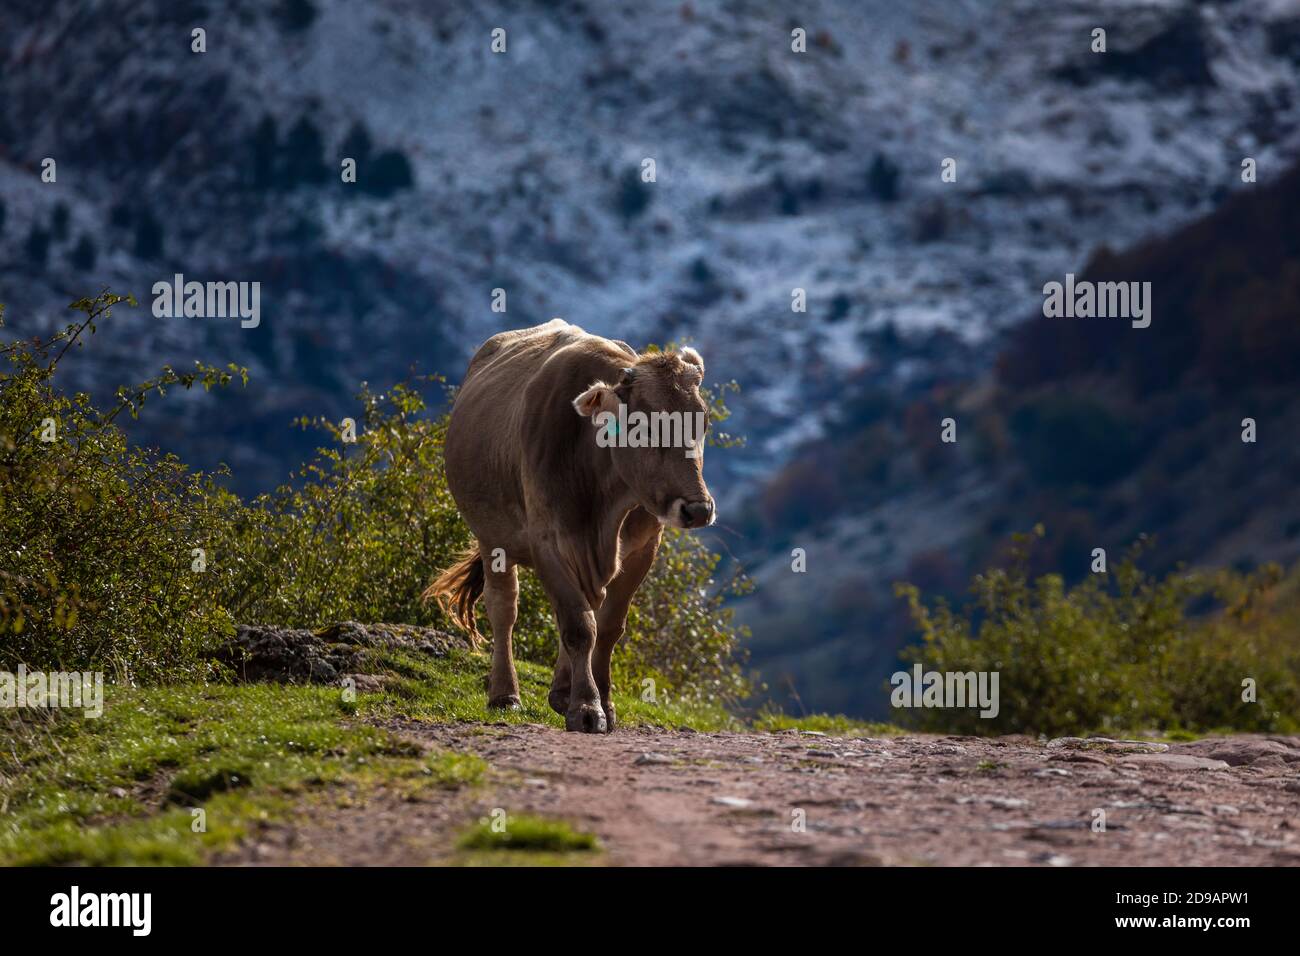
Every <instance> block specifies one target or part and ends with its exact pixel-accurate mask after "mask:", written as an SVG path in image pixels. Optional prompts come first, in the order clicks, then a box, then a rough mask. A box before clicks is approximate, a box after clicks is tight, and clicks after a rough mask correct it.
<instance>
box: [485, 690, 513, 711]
mask: <svg viewBox="0 0 1300 956" xmlns="http://www.w3.org/2000/svg"><path fill="white" fill-rule="evenodd" d="M519 706H520V705H519V695H518V694H502V695H501V696H500V697H489V698H488V709H489V710H518V709H519Z"/></svg>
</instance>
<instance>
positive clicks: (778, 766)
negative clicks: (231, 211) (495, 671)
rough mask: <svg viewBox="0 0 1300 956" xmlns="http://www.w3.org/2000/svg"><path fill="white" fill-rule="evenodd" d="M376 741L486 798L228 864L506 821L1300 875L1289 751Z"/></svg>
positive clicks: (397, 852) (624, 849)
mask: <svg viewBox="0 0 1300 956" xmlns="http://www.w3.org/2000/svg"><path fill="white" fill-rule="evenodd" d="M386 726H389V727H390V728H391V729H394V730H397V731H400V732H401V733H403V734H405V735H407V736H410V737H412V738H415V739H418V740H420V741H422V742H423V743H425V744H429V745H435V746H437V747H441V748H447V749H451V750H456V751H462V752H470V753H475V754H478V755H479V756H481V757H483V758H484V759H486V760H487V761H488V762H489V763H490V764H491V766H492V768H493V773H492V774H491V776H490V778H489V782H488V783H487V785H486V786H483V787H478V788H474V789H473V790H470V791H465V792H461V793H447V794H445V795H442V794H439V795H434V796H432V797H429V798H422V799H420V800H419V801H416V802H403V801H402V800H400V799H398V798H397V797H396V796H395V795H393V794H386V793H380V794H379V795H372V796H369V797H367V798H366V799H365V800H364V802H362V803H360V804H359V805H357V806H355V807H351V808H346V809H331V810H329V811H327V812H324V813H322V814H319V815H316V814H314V815H313V816H312V818H311V819H308V820H303V821H300V822H299V823H297V824H295V825H293V826H278V825H277V826H272V827H269V828H268V829H267V831H266V832H265V833H264V834H262V835H261V836H260V837H259V839H258V840H257V841H256V842H253V843H250V844H249V845H247V846H245V847H244V848H242V849H241V850H240V851H239V852H238V853H237V854H233V855H232V856H231V857H230V858H229V859H227V860H225V861H223V862H233V863H274V864H284V863H347V864H399V865H400V864H424V863H436V862H439V861H442V860H446V859H448V858H449V857H450V855H451V853H452V844H453V842H454V839H455V836H456V834H457V833H458V832H460V831H461V830H462V829H463V828H464V827H466V826H468V825H470V824H472V823H474V822H475V821H476V820H479V819H483V818H486V817H488V816H489V815H490V814H492V812H493V811H494V810H496V809H498V808H499V809H501V810H504V811H505V812H506V814H507V815H510V814H519V813H529V814H539V815H543V816H554V817H561V818H564V819H566V820H568V821H570V822H571V823H572V824H573V825H574V826H575V827H576V828H579V829H585V830H590V831H592V832H594V833H596V834H597V835H598V836H599V838H600V840H601V843H602V844H603V846H604V848H605V854H604V857H603V861H604V862H606V863H610V864H632V865H660V864H667V865H703V864H709V865H725V864H741V865H746V864H758V865H765V864H781V865H836V864H848V865H863V864H865V865H873V864H885V865H909V864H941V865H977V864H984V865H988V864H993V865H1026V864H1040V865H1053V866H1078V865H1095V864H1109V865H1147V864H1173V865H1225V866H1254V865H1279V864H1280V865H1300V737H1263V736H1242V737H1232V738H1215V739H1207V740H1200V741H1196V742H1195V743H1189V744H1171V745H1168V746H1167V747H1166V746H1165V745H1163V744H1152V743H1109V744H1104V743H1097V742H1094V741H1089V742H1084V741H1075V740H1071V739H1069V738H1066V739H1063V740H1059V741H1052V742H1050V743H1048V744H1047V745H1044V744H1042V743H1040V742H1037V741H1034V740H1031V739H1029V738H1025V737H1003V738H991V739H990V738H971V737H936V736H919V735H918V736H907V737H888V738H875V739H850V738H837V737H825V736H820V735H811V734H808V733H806V732H804V733H792V732H790V733H784V734H731V733H722V734H696V733H689V732H678V731H649V730H637V729H620V730H619V731H618V732H617V733H616V734H613V735H611V736H608V737H592V736H585V735H579V734H565V733H563V732H561V731H559V730H556V729H554V728H550V727H543V726H538V725H513V726H508V725H465V724H456V725H431V724H418V723H404V722H403V723H393V724H388V725H386ZM1098 811H1104V813H1105V824H1106V828H1105V832H1094V829H1093V822H1094V820H1095V819H1100V818H1099V816H1098V815H1097V812H1098ZM801 822H802V827H800V826H799V824H800V823H801Z"/></svg>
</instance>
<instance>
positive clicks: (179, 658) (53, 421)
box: [0, 293, 242, 681]
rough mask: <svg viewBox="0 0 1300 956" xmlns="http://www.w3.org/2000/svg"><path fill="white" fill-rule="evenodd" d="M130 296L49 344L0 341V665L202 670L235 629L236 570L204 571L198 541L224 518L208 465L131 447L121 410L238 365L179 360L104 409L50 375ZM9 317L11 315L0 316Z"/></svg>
mask: <svg viewBox="0 0 1300 956" xmlns="http://www.w3.org/2000/svg"><path fill="white" fill-rule="evenodd" d="M123 301H130V303H131V304H134V301H133V300H124V299H123V298H122V297H121V296H116V295H111V294H109V293H104V294H102V295H100V296H98V297H97V298H95V299H82V300H80V301H78V302H74V303H73V304H72V308H73V309H76V310H78V311H79V312H81V313H82V314H83V318H82V319H81V320H80V321H79V322H77V323H74V324H72V325H69V326H67V327H66V328H65V329H64V331H62V332H60V333H59V334H57V335H55V336H54V337H53V338H51V339H49V340H48V341H40V340H33V341H18V342H14V343H11V344H8V345H5V346H3V347H0V358H2V359H3V362H4V364H3V366H0V542H3V547H0V638H2V639H0V667H3V668H4V669H8V670H12V669H13V668H14V667H15V666H16V665H17V664H18V663H19V662H25V663H26V664H27V665H28V666H29V667H41V668H47V669H83V668H85V669H90V668H93V669H103V670H107V671H109V672H110V673H114V674H116V675H117V676H118V677H119V679H127V678H134V679H139V680H145V681H149V680H156V679H160V678H163V677H194V676H202V675H203V674H204V673H206V672H207V665H205V663H204V653H203V652H204V650H205V649H206V648H209V647H210V646H211V645H212V643H213V642H214V641H217V640H219V639H220V638H221V637H222V636H223V635H224V634H226V633H228V632H229V631H230V630H231V619H230V615H229V613H228V612H227V611H226V610H225V609H224V608H223V607H221V606H220V605H219V604H218V603H217V602H216V601H215V599H214V598H215V594H216V593H217V591H219V590H221V586H222V582H223V578H224V577H226V576H227V572H225V571H223V570H222V569H220V568H219V567H215V568H214V567H209V569H208V570H207V572H206V573H193V572H192V570H191V568H192V567H193V566H194V562H195V560H196V555H195V554H194V552H193V549H194V548H199V547H202V546H203V542H205V541H206V540H208V539H209V538H211V537H212V536H213V534H214V533H215V531H216V529H217V528H219V527H220V526H221V525H222V524H223V522H224V521H225V520H226V519H227V516H228V515H227V509H228V506H229V504H230V503H229V501H228V500H227V499H226V498H225V497H224V496H222V495H221V494H220V493H219V492H218V491H217V489H216V487H215V485H214V483H213V481H212V479H211V478H210V477H209V476H206V475H202V474H198V473H195V472H191V471H189V470H188V469H187V468H186V467H185V466H184V465H183V464H182V463H181V462H180V461H178V460H177V459H176V458H175V457H174V456H171V455H161V454H158V453H157V452H155V451H151V450H148V449H141V448H134V447H131V446H130V445H129V444H128V443H127V441H126V438H125V436H124V435H123V433H122V431H121V429H120V428H118V427H117V425H116V423H115V422H116V419H117V417H118V416H119V415H120V414H121V413H122V412H123V411H126V412H129V413H130V414H131V415H133V416H134V415H135V414H137V412H138V411H139V408H140V406H141V405H142V404H144V402H145V400H146V399H147V398H148V397H149V396H150V395H152V394H155V393H158V394H161V393H163V392H165V391H166V389H167V388H169V387H170V386H173V385H181V386H184V387H185V388H190V387H193V386H194V385H195V384H202V385H203V386H204V387H205V388H210V387H212V386H213V385H222V384H226V383H228V382H230V381H231V379H232V378H233V377H235V376H238V375H241V374H242V370H240V369H229V370H220V369H215V368H210V367H207V366H202V365H199V366H197V367H196V369H195V371H193V372H189V373H186V374H178V373H176V372H174V371H172V370H171V369H170V368H168V369H165V370H164V372H163V374H162V375H160V376H159V377H158V378H155V379H153V380H151V381H149V382H146V383H143V384H142V385H139V386H137V387H135V388H129V389H128V388H122V389H119V390H118V393H117V400H116V402H115V404H113V405H112V406H111V407H110V408H109V409H108V410H107V411H103V412H101V411H99V410H97V409H96V408H95V407H94V406H93V405H92V404H91V402H90V399H89V397H88V396H86V395H85V394H81V393H78V394H75V395H71V396H68V395H64V394H61V393H60V392H58V391H57V390H56V389H55V388H54V386H53V384H52V379H53V377H54V374H55V372H56V370H57V368H58V365H59V363H60V361H61V360H62V359H63V358H64V357H65V356H66V355H67V353H68V351H69V350H70V349H72V348H75V347H77V346H79V345H80V344H81V341H82V339H83V337H84V336H86V335H87V334H93V333H94V332H95V328H96V324H97V323H98V322H100V321H102V320H104V319H106V318H108V317H109V315H110V314H111V311H112V308H113V306H115V305H117V304H119V303H121V302H123ZM0 324H2V323H0Z"/></svg>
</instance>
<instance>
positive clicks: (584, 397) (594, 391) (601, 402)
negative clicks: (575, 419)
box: [573, 382, 618, 418]
mask: <svg viewBox="0 0 1300 956" xmlns="http://www.w3.org/2000/svg"><path fill="white" fill-rule="evenodd" d="M573 410H574V411H576V412H577V413H578V414H579V415H581V416H582V417H583V418H590V417H591V416H593V415H597V414H599V413H601V412H616V411H618V395H616V394H615V393H614V386H613V385H606V384H605V383H604V382H596V383H595V384H594V385H592V386H591V387H590V388H589V389H587V390H586V391H585V392H583V393H582V394H581V395H579V396H578V397H577V398H575V399H574V400H573Z"/></svg>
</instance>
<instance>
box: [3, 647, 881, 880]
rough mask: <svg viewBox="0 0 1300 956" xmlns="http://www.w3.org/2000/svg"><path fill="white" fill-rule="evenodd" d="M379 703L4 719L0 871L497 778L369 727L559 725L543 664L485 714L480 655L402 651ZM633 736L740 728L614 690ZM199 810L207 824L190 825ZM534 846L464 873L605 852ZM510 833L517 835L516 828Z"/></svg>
mask: <svg viewBox="0 0 1300 956" xmlns="http://www.w3.org/2000/svg"><path fill="white" fill-rule="evenodd" d="M384 665H385V667H384V669H385V670H387V671H388V673H389V674H390V675H391V678H390V680H389V683H388V685H387V687H386V689H385V691H384V692H383V693H379V694H361V695H359V696H358V698H357V700H356V701H355V702H348V701H346V700H345V699H344V698H343V695H342V693H341V692H340V691H339V690H338V689H337V688H321V687H283V686H278V685H243V686H223V685H194V686H179V687H162V688H127V687H108V688H106V689H105V694H106V700H105V707H104V715H103V717H101V718H99V719H93V720H88V719H85V718H83V717H81V716H80V715H74V714H47V713H45V712H27V713H23V714H22V715H21V719H20V716H19V714H18V713H9V714H5V715H3V716H0V741H3V744H4V746H3V752H0V864H3V865H21V864H60V863H78V864H100V865H119V864H196V863H202V862H203V861H204V860H205V859H207V858H208V857H209V856H210V855H211V854H212V853H214V852H216V851H220V850H222V849H226V848H229V847H231V846H233V845H235V844H236V843H237V842H238V841H239V840H241V839H242V838H244V837H245V836H248V835H250V834H252V833H254V832H256V829H257V827H258V826H259V825H261V824H262V823H263V822H264V821H269V820H276V819H283V818H286V817H288V816H290V815H291V814H292V813H294V812H295V811H296V810H300V809H301V808H302V807H303V806H304V805H305V804H306V805H312V804H315V803H319V802H328V801H331V800H338V799H340V797H339V794H341V793H343V792H344V790H343V787H342V785H344V784H347V785H349V788H350V789H356V788H358V787H359V788H361V789H363V790H364V789H366V788H369V787H373V786H378V785H380V784H382V785H384V786H385V787H386V788H388V789H390V790H391V789H397V790H398V791H399V792H409V793H410V794H411V795H412V796H418V794H419V792H420V791H421V790H423V789H425V788H430V787H447V788H461V787H472V786H475V785H477V784H478V783H479V782H481V781H482V780H483V779H484V778H485V776H486V774H487V772H488V770H489V768H488V767H487V766H486V764H484V763H483V762H482V761H481V760H480V759H478V758H477V757H471V756H466V755H461V754H453V753H438V754H432V755H422V754H421V753H420V752H419V750H418V749H417V748H415V747H414V746H412V745H411V744H409V743H408V742H406V741H403V740H402V739H400V738H399V737H397V736H395V735H393V734H391V733H389V732H387V731H385V730H383V729H381V728H378V727H374V726H371V725H369V724H367V723H366V722H365V718H367V717H376V718H382V717H398V716H401V717H409V718H414V719H421V720H432V721H482V720H506V721H510V722H523V723H546V724H551V725H553V726H557V727H558V726H562V721H561V719H560V718H559V716H558V715H556V714H554V713H553V712H552V711H551V710H550V708H549V707H547V706H546V691H547V689H548V688H549V686H550V674H549V669H547V668H541V667H537V666H535V665H530V664H521V665H520V667H519V677H520V684H521V689H522V692H523V698H524V701H525V706H524V708H523V709H522V710H521V711H518V712H515V713H507V714H501V713H497V712H492V713H489V712H488V711H487V710H486V707H485V706H484V704H485V694H484V692H483V686H484V685H483V680H484V675H485V674H486V672H487V657H486V656H485V655H483V654H471V653H463V652H460V653H453V654H452V656H450V657H449V658H446V659H441V660H439V659H430V658H428V657H423V656H421V657H415V656H410V655H405V654H400V653H399V654H395V655H392V656H390V657H388V658H387V659H386V660H385V661H384ZM615 706H616V707H617V708H618V714H619V721H620V723H621V724H622V725H624V726H636V725H642V726H645V725H650V726H664V727H683V726H690V727H692V728H694V729H696V730H701V731H710V730H722V729H732V730H740V729H744V728H743V727H742V725H741V723H740V722H739V721H738V720H737V719H736V718H735V717H733V716H731V715H729V714H727V713H726V712H725V711H722V710H720V709H718V708H712V707H707V706H691V705H686V704H674V703H669V702H662V701H661V702H659V703H657V704H656V703H650V702H646V701H642V700H640V699H638V698H635V697H631V696H627V695H618V694H616V696H615ZM799 726H802V727H804V728H805V729H816V730H827V731H831V732H838V733H852V732H859V733H862V732H879V731H880V729H881V728H878V727H875V728H873V727H868V726H867V725H858V724H853V723H852V722H849V721H845V720H844V719H843V718H809V719H807V720H806V721H802V722H801V721H798V720H794V719H791V718H786V717H780V716H766V717H763V718H760V720H759V721H756V722H755V727H756V729H767V730H778V729H787V728H792V727H799ZM195 810H202V811H204V816H205V818H206V819H205V821H204V822H205V825H206V828H205V829H204V830H202V831H196V829H195V826H196V817H195V815H194V812H193V811H195ZM525 822H526V823H527V826H526V827H525V829H526V830H528V837H529V839H526V840H514V841H513V842H512V841H505V842H501V841H494V839H493V834H491V833H490V832H484V833H479V832H478V831H476V830H471V831H469V832H468V833H467V834H466V835H465V837H464V838H463V840H462V841H461V843H460V850H461V857H460V858H461V860H462V862H466V863H499V862H504V861H507V860H520V859H521V858H522V859H526V860H527V861H528V862H530V863H548V862H574V861H579V862H580V861H582V860H584V859H585V860H590V859H592V858H594V857H596V856H597V854H596V853H595V852H594V851H595V850H596V849H597V848H596V847H595V846H594V844H593V843H592V842H591V840H590V838H589V837H588V836H587V835H585V834H580V833H573V832H571V831H569V830H568V829H567V828H566V827H565V825H564V824H563V823H561V822H557V821H531V822H529V821H525ZM520 825H521V824H520V823H519V822H518V821H516V822H514V823H512V833H513V834H515V835H516V836H517V835H518V832H520V831H519V826H520Z"/></svg>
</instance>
